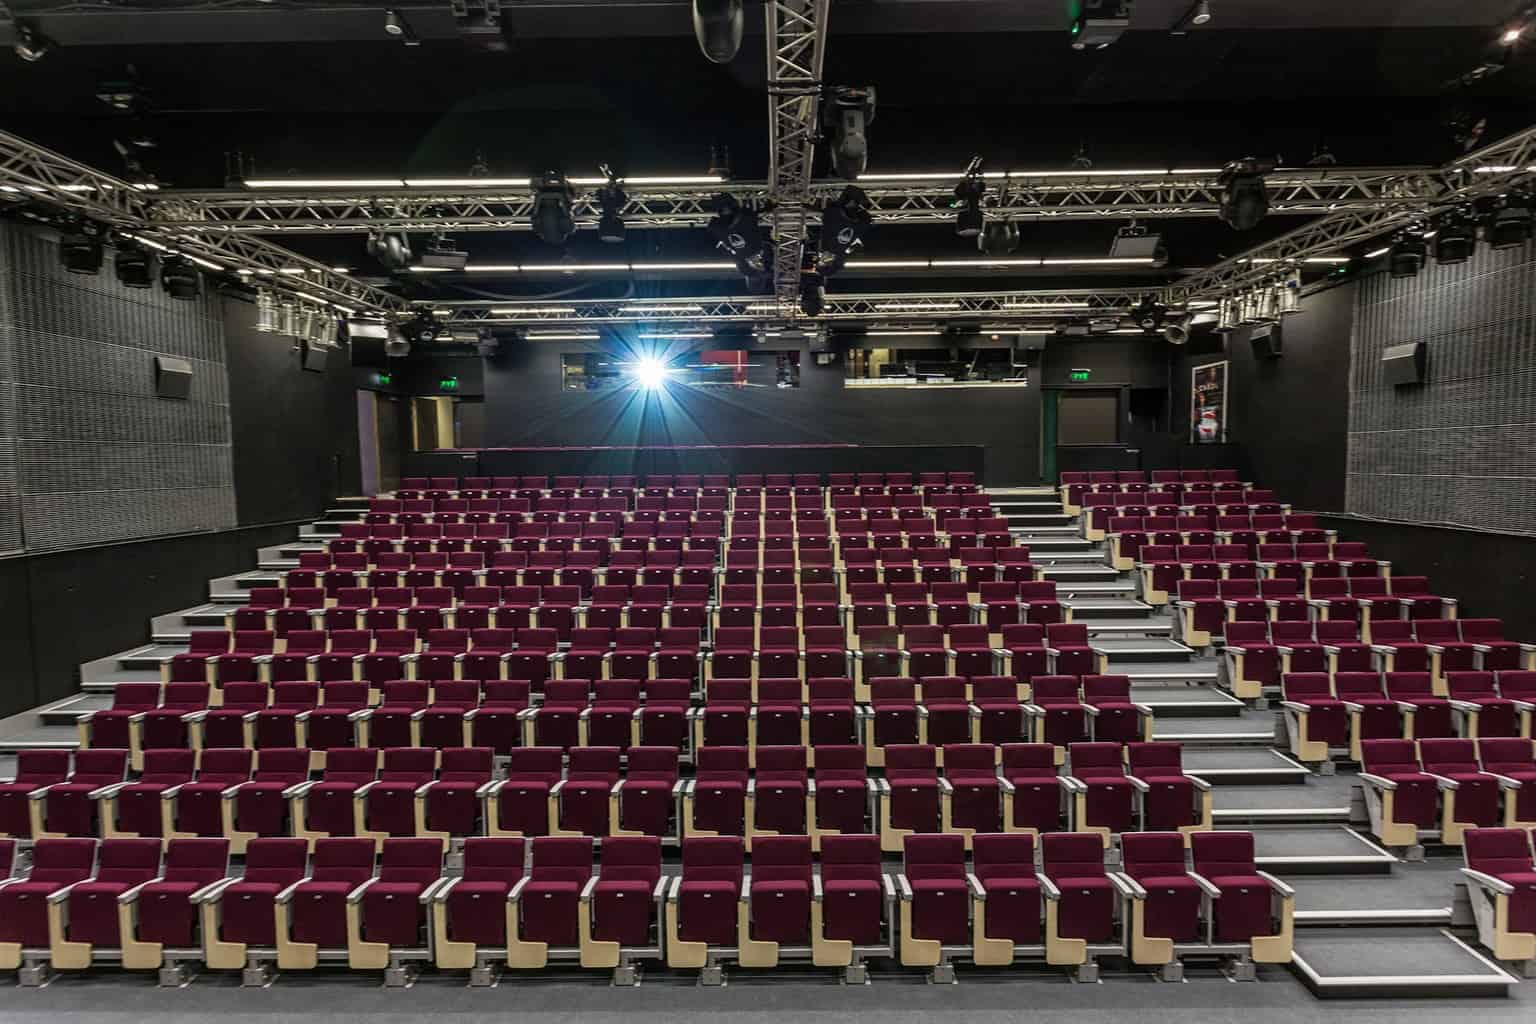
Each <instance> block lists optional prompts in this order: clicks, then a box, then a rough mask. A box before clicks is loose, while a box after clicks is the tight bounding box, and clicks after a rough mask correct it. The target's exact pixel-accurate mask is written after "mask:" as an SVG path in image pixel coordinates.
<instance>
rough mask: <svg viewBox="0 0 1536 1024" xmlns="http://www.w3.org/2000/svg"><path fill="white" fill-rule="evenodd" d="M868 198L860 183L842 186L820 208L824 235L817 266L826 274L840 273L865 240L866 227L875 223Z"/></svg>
mask: <svg viewBox="0 0 1536 1024" xmlns="http://www.w3.org/2000/svg"><path fill="white" fill-rule="evenodd" d="M872 221H873V218H872V217H871V216H870V213H869V199H868V197H867V196H865V195H864V190H863V189H861V188H859V187H858V186H857V185H849V186H848V187H847V188H845V189H843V191H842V194H841V195H839V196H838V197H837V199H836V200H834V201H833V202H830V203H828V204H827V205H826V208H825V209H823V210H822V211H821V236H820V240H819V243H818V249H819V253H818V255H817V257H816V269H817V271H818V272H819V273H820V274H822V275H823V276H828V275H831V274H835V273H837V272H838V271H839V270H841V269H843V263H844V262H845V261H846V260H847V258H848V257H849V256H850V255H852V253H853V251H854V250H855V249H857V248H858V247H859V246H861V245H863V244H864V231H865V229H867V228H868V227H869V225H870V224H871V223H872Z"/></svg>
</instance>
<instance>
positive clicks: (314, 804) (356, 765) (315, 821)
mask: <svg viewBox="0 0 1536 1024" xmlns="http://www.w3.org/2000/svg"><path fill="white" fill-rule="evenodd" d="M379 759H380V755H379V751H378V750H377V749H375V748H373V747H345V748H335V749H332V750H330V751H328V752H327V754H326V758H325V766H324V769H325V770H324V772H323V773H322V775H321V777H320V778H319V779H312V780H310V781H307V782H301V783H298V784H297V785H294V786H291V787H289V789H288V790H287V791H286V793H285V795H286V796H287V798H288V802H289V811H288V816H289V821H290V822H291V823H292V828H293V834H294V835H296V836H301V837H303V838H304V839H306V840H308V841H309V844H310V846H311V847H312V846H313V845H314V842H315V840H317V839H320V838H325V837H331V836H350V835H353V834H354V833H355V830H356V827H357V816H356V812H355V811H354V809H353V801H354V797H355V796H356V794H357V791H358V790H359V789H361V788H362V787H363V786H364V785H366V784H368V783H370V782H372V781H373V780H374V779H376V778H378V774H379ZM253 845H254V844H253Z"/></svg>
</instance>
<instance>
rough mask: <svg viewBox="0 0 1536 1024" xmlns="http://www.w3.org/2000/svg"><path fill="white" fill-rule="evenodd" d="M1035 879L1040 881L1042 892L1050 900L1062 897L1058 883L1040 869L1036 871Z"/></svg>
mask: <svg viewBox="0 0 1536 1024" xmlns="http://www.w3.org/2000/svg"><path fill="white" fill-rule="evenodd" d="M1035 881H1037V882H1039V883H1040V892H1041V894H1042V895H1043V896H1045V898H1046V899H1048V900H1059V899H1061V890H1060V889H1058V888H1056V883H1055V882H1053V881H1051V880H1050V879H1049V878H1046V877H1045V874H1044V873H1043V872H1040V871H1036V872H1035Z"/></svg>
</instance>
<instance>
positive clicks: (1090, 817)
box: [1062, 743, 1137, 848]
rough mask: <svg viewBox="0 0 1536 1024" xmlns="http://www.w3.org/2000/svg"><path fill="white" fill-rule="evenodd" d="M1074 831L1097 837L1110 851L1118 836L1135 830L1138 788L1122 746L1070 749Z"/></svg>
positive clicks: (1067, 776)
mask: <svg viewBox="0 0 1536 1024" xmlns="http://www.w3.org/2000/svg"><path fill="white" fill-rule="evenodd" d="M1067 762H1068V763H1067V773H1066V774H1065V775H1064V776H1062V778H1063V779H1064V780H1065V785H1066V786H1067V788H1068V789H1069V790H1070V792H1071V795H1072V800H1071V803H1070V805H1069V806H1070V809H1071V823H1072V831H1074V832H1092V833H1095V834H1097V835H1098V836H1099V837H1100V838H1101V839H1102V841H1103V844H1104V846H1105V847H1106V848H1107V847H1108V846H1109V845H1110V838H1111V836H1113V835H1114V834H1116V833H1120V832H1126V831H1129V830H1130V829H1132V828H1133V827H1135V825H1134V823H1135V819H1136V791H1137V787H1136V785H1135V783H1133V782H1132V781H1131V779H1130V777H1129V776H1128V775H1127V774H1126V771H1125V762H1124V760H1123V755H1122V753H1121V745H1120V744H1118V743H1074V744H1072V745H1071V746H1070V747H1068V748H1067Z"/></svg>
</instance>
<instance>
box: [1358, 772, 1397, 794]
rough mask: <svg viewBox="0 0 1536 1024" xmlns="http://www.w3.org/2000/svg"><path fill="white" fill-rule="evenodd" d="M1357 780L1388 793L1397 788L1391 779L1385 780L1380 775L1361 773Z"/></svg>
mask: <svg viewBox="0 0 1536 1024" xmlns="http://www.w3.org/2000/svg"><path fill="white" fill-rule="evenodd" d="M1356 778H1358V779H1359V780H1360V781H1361V782H1365V783H1369V784H1370V785H1372V786H1375V787H1376V788H1377V789H1384V790H1386V791H1388V792H1391V791H1392V790H1394V789H1396V788H1397V783H1395V782H1393V781H1392V780H1391V779H1384V778H1382V777H1381V776H1380V775H1374V774H1372V773H1370V772H1361V773H1360V774H1359V775H1358V776H1356Z"/></svg>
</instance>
